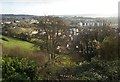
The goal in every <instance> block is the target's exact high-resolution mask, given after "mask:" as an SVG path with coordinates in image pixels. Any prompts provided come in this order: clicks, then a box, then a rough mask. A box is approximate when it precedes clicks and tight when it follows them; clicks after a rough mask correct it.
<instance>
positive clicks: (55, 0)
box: [0, 0, 119, 16]
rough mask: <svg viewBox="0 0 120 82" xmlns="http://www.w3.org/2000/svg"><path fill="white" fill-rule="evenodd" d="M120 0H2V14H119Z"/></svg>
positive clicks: (0, 6) (0, 9)
mask: <svg viewBox="0 0 120 82" xmlns="http://www.w3.org/2000/svg"><path fill="white" fill-rule="evenodd" d="M118 2H119V0H0V14H29V15H91V16H117V13H118Z"/></svg>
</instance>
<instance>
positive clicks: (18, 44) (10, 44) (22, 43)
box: [0, 36, 37, 51]
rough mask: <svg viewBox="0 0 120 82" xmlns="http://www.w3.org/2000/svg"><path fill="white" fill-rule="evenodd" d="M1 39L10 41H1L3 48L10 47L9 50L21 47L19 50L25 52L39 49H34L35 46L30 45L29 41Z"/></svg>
mask: <svg viewBox="0 0 120 82" xmlns="http://www.w3.org/2000/svg"><path fill="white" fill-rule="evenodd" d="M0 38H4V39H6V40H8V41H5V40H0V43H2V44H3V46H5V47H8V48H15V47H19V48H21V49H23V50H24V51H34V50H37V48H36V47H34V44H32V43H29V42H27V41H22V40H18V39H14V38H10V37H6V36H0Z"/></svg>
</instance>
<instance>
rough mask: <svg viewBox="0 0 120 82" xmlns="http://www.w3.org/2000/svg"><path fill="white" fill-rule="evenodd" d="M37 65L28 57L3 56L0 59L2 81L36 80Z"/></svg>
mask: <svg viewBox="0 0 120 82" xmlns="http://www.w3.org/2000/svg"><path fill="white" fill-rule="evenodd" d="M37 74H38V70H37V65H36V63H35V62H34V61H32V60H29V59H28V58H18V57H13V58H12V57H4V58H3V59H2V78H3V81H8V80H9V81H14V80H17V81H18V80H29V81H32V80H36V79H37Z"/></svg>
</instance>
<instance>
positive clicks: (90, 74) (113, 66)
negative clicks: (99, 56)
mask: <svg viewBox="0 0 120 82" xmlns="http://www.w3.org/2000/svg"><path fill="white" fill-rule="evenodd" d="M119 62H120V61H118V60H116V61H101V60H94V61H92V62H83V63H82V65H79V66H77V67H75V68H73V72H74V73H73V75H74V76H75V77H77V78H79V79H80V80H113V81H114V80H120V79H119V77H120V69H119V67H120V64H119Z"/></svg>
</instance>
